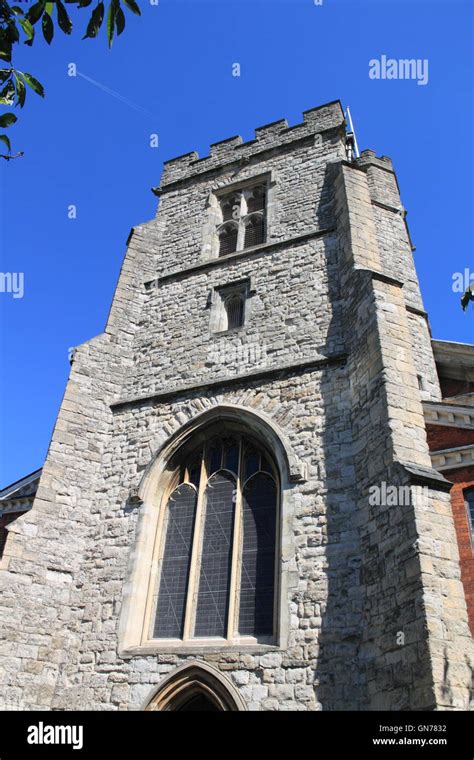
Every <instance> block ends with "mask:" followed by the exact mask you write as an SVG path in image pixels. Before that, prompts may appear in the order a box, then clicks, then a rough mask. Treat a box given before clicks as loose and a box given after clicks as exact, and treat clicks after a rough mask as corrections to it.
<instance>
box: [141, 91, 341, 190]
mask: <svg viewBox="0 0 474 760" xmlns="http://www.w3.org/2000/svg"><path fill="white" fill-rule="evenodd" d="M344 125H345V120H344V112H343V110H342V106H341V103H340V101H339V100H336V101H333V102H332V103H326V104H325V105H323V106H319V107H317V108H311V109H309V110H308V111H303V121H302V122H301V123H299V124H295V125H294V126H288V122H287V121H286V119H280V120H278V121H274V122H272V123H271V124H265V125H264V126H262V127H257V128H256V129H255V139H254V140H249V141H248V142H243V140H242V138H241V137H240V136H239V135H237V136H235V137H230V138H227V139H225V140H220V141H219V142H215V143H212V145H211V146H210V152H209V155H208V156H203V157H202V158H199V155H198V154H197V153H196V151H193V152H191V153H186V154H184V155H182V156H178V157H177V158H171V159H169V160H168V161H165V162H164V170H163V174H162V177H161V184H160V186H159V188H155V189H154V191H155V192H156V193H157V194H158V195H159V194H160V192H161V191H163V190H164V189H165V188H166V187H167V186H168V185H170V184H173V183H175V182H179V181H181V180H184V179H188V178H191V177H195V176H197V175H199V174H202V173H204V172H207V171H209V170H211V169H214V168H217V167H221V166H222V165H223V164H231V163H234V162H241V161H243V162H246V161H248V160H250V159H251V158H252V157H253V156H254V155H257V154H259V153H261V152H262V151H265V150H267V149H270V148H271V149H273V148H276V147H278V146H283V145H285V144H288V143H292V142H294V141H295V140H298V139H300V138H302V137H308V136H310V135H314V134H317V133H322V132H325V131H327V130H331V129H337V128H340V127H343V126H344Z"/></svg>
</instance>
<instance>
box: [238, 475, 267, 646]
mask: <svg viewBox="0 0 474 760" xmlns="http://www.w3.org/2000/svg"><path fill="white" fill-rule="evenodd" d="M242 501H243V549H242V577H241V587H240V616H239V633H241V634H246V635H250V636H258V635H271V634H272V633H273V596H274V577H275V531H276V487H275V481H274V480H273V478H271V477H270V476H269V475H266V474H264V473H261V472H260V473H257V475H254V476H253V477H252V478H251V479H250V480H249V481H248V483H247V484H246V486H245V488H244V491H243V499H242Z"/></svg>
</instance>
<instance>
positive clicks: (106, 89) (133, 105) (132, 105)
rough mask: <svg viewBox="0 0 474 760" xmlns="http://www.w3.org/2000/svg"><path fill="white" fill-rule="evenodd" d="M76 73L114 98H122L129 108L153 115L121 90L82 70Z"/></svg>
mask: <svg viewBox="0 0 474 760" xmlns="http://www.w3.org/2000/svg"><path fill="white" fill-rule="evenodd" d="M76 74H77V76H80V77H82V78H83V79H85V80H86V81H87V82H90V83H91V84H93V85H95V86H96V87H98V88H99V89H100V90H102V91H103V92H106V93H107V95H112V97H113V98H117V100H120V102H121V103H124V104H125V105H126V106H128V107H129V108H133V110H134V111H138V113H141V114H143V115H144V116H152V117H153V114H152V113H151V111H148V110H147V109H146V108H142V106H139V105H137V104H136V103H134V102H133V101H132V100H129V99H128V98H125V97H124V96H123V95H121V94H120V93H119V92H115V90H111V89H110V87H106V86H105V84H102V83H101V82H97V81H96V80H95V79H92V77H88V76H86V74H82V73H81V72H80V71H76Z"/></svg>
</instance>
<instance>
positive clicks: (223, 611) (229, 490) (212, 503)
mask: <svg viewBox="0 0 474 760" xmlns="http://www.w3.org/2000/svg"><path fill="white" fill-rule="evenodd" d="M234 494H235V479H234V478H233V477H232V475H231V474H230V473H228V472H217V473H216V474H215V475H213V476H212V477H211V478H210V479H209V482H208V484H207V488H206V508H205V521H204V535H203V544H202V556H201V570H200V578H199V591H198V599H197V609H196V624H195V630H194V635H195V636H226V634H227V614H228V606H229V587H230V572H231V560H232V537H233V526H234V510H235V496H234Z"/></svg>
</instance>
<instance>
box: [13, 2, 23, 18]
mask: <svg viewBox="0 0 474 760" xmlns="http://www.w3.org/2000/svg"><path fill="white" fill-rule="evenodd" d="M11 10H12V11H13V13H14V14H15V16H23V13H24V11H23V8H20V6H19V5H12V6H11Z"/></svg>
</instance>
